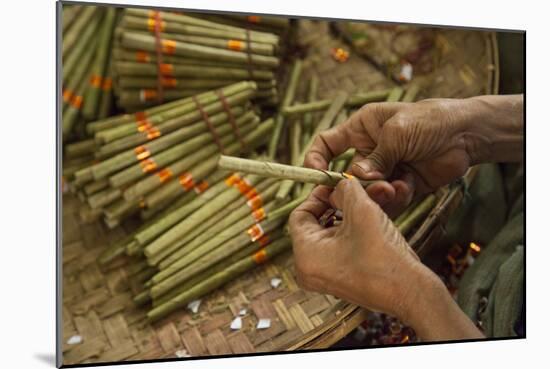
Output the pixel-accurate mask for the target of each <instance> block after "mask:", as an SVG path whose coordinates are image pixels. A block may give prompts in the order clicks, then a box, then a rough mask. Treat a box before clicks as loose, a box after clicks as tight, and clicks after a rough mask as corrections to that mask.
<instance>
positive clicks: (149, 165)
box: [139, 158, 157, 173]
mask: <svg viewBox="0 0 550 369" xmlns="http://www.w3.org/2000/svg"><path fill="white" fill-rule="evenodd" d="M139 165H140V166H141V169H142V170H143V173H151V172H152V171H154V170H155V169H157V163H155V161H154V160H153V158H148V159H145V160H142V161H140V162H139Z"/></svg>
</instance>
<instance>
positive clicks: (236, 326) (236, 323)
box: [231, 316, 243, 331]
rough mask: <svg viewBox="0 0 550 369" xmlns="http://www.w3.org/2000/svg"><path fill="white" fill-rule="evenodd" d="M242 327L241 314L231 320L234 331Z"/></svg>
mask: <svg viewBox="0 0 550 369" xmlns="http://www.w3.org/2000/svg"><path fill="white" fill-rule="evenodd" d="M242 327H243V319H242V318H241V317H240V316H238V317H236V318H235V319H233V321H232V322H231V329H233V330H234V331H238V330H239V329H241V328H242Z"/></svg>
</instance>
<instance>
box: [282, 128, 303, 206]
mask: <svg viewBox="0 0 550 369" xmlns="http://www.w3.org/2000/svg"><path fill="white" fill-rule="evenodd" d="M288 138H289V140H290V145H289V146H290V164H291V165H294V166H299V165H301V164H302V163H301V162H299V160H300V151H301V150H300V143H301V142H300V141H301V139H302V122H301V121H300V120H295V121H294V122H291V123H290V130H289V134H288ZM299 185H300V184H299V183H294V182H293V181H283V182H281V186H280V187H279V191H278V193H277V196H276V198H277V200H278V201H282V200H283V199H284V198H286V197H287V196H288V194H289V193H290V190H291V189H292V188H295V189H296V191H298V192H299V190H300V189H299V187H300V186H299Z"/></svg>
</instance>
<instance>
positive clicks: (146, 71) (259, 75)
mask: <svg viewBox="0 0 550 369" xmlns="http://www.w3.org/2000/svg"><path fill="white" fill-rule="evenodd" d="M114 67H115V70H116V72H117V75H119V76H131V77H156V76H157V75H158V72H159V69H158V66H157V65H156V64H154V63H137V62H128V61H116V62H115V63H114ZM162 68H163V70H161V72H164V76H165V77H172V78H175V77H178V78H184V77H188V78H201V79H210V80H234V81H242V80H255V81H256V80H257V81H271V80H273V79H274V78H275V74H274V73H273V72H272V71H270V70H265V69H260V68H256V67H251V68H250V69H249V68H247V67H243V66H240V67H238V66H230V67H228V66H224V65H223V64H222V65H220V66H205V65H200V64H197V65H195V64H192V65H188V64H168V63H165V64H164V65H163V67H162Z"/></svg>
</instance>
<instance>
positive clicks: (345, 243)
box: [289, 179, 483, 341]
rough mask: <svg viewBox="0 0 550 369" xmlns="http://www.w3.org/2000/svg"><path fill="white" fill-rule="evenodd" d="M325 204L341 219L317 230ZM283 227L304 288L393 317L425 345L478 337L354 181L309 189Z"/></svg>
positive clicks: (297, 274)
mask: <svg viewBox="0 0 550 369" xmlns="http://www.w3.org/2000/svg"><path fill="white" fill-rule="evenodd" d="M329 207H333V208H337V209H340V210H341V211H342V212H343V220H342V222H341V223H340V224H339V225H336V226H333V227H330V228H324V227H322V226H321V225H319V220H318V219H319V218H320V217H321V215H322V214H323V213H324V212H325V211H326V210H327V209H328V208H329ZM289 226H290V236H291V238H292V246H293V249H294V260H295V267H296V277H297V281H298V283H299V284H300V285H301V286H302V287H304V288H305V289H308V290H311V291H316V292H320V293H325V294H331V295H334V296H338V297H340V298H342V299H344V300H346V301H348V302H351V303H354V304H357V305H359V306H363V307H365V308H367V309H370V310H373V311H378V312H384V313H386V314H389V315H392V316H394V317H397V318H398V319H400V320H401V321H402V322H403V323H404V324H406V325H409V326H411V327H412V328H413V329H414V330H415V331H416V333H417V335H418V336H419V337H420V338H421V339H423V340H426V341H435V340H456V339H467V338H481V337H483V335H482V334H481V332H480V331H479V330H478V329H477V328H476V327H475V325H474V324H473V323H472V322H471V321H470V320H469V319H468V317H467V316H466V315H465V314H464V313H463V312H462V311H461V310H460V308H459V307H458V305H457V304H456V302H455V301H454V300H453V298H452V297H451V295H450V294H449V292H448V291H447V289H446V288H445V285H444V284H443V282H442V281H441V280H440V279H439V278H438V277H437V276H436V275H435V274H434V273H433V272H432V271H431V270H430V269H428V268H427V267H426V266H424V264H422V263H421V262H420V260H419V259H418V257H417V256H416V254H415V253H414V252H413V250H411V248H410V247H409V245H408V244H407V242H406V241H405V239H404V238H403V237H402V236H401V234H400V233H399V232H398V231H397V229H396V228H395V227H394V225H393V224H392V222H391V221H390V220H389V219H388V217H387V215H386V214H385V213H384V212H383V211H382V209H381V208H380V207H379V206H378V205H377V204H376V203H375V202H374V201H372V200H371V199H370V198H369V196H368V195H367V193H366V192H365V190H364V189H363V188H362V187H361V185H360V184H359V182H358V181H357V180H355V179H346V180H342V181H340V182H339V183H338V185H337V186H336V188H335V190H334V191H332V189H330V188H328V187H325V186H319V187H317V188H315V189H314V190H313V192H312V193H311V194H310V196H309V197H308V199H307V200H306V201H304V202H303V203H302V204H301V205H300V206H299V207H298V208H296V209H295V210H294V211H293V212H292V214H291V215H290V219H289Z"/></svg>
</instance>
